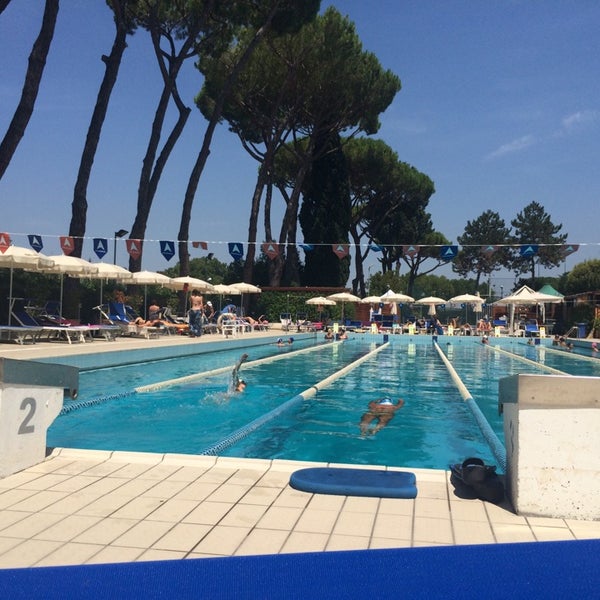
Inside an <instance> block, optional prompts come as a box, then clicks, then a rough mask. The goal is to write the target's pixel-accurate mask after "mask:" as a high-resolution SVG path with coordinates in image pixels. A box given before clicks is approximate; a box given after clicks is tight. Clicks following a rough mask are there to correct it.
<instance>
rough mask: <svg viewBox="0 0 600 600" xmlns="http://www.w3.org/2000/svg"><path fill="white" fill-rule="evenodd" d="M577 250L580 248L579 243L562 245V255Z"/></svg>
mask: <svg viewBox="0 0 600 600" xmlns="http://www.w3.org/2000/svg"><path fill="white" fill-rule="evenodd" d="M577 250H579V244H564V245H563V246H561V252H562V255H563V256H565V257H567V256H569V254H573V252H577Z"/></svg>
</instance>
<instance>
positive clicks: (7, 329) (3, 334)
mask: <svg viewBox="0 0 600 600" xmlns="http://www.w3.org/2000/svg"><path fill="white" fill-rule="evenodd" d="M42 329H43V328H42V327H16V326H14V327H12V326H10V325H0V340H6V341H7V342H13V341H14V342H17V344H25V342H26V341H27V340H29V341H30V342H31V343H32V344H35V343H36V342H37V341H38V339H39V337H40V335H41V334H42Z"/></svg>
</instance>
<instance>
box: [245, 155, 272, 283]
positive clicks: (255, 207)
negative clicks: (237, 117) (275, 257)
mask: <svg viewBox="0 0 600 600" xmlns="http://www.w3.org/2000/svg"><path fill="white" fill-rule="evenodd" d="M267 171H268V166H267V163H266V157H265V160H264V161H263V162H262V163H261V165H260V169H259V170H258V178H257V180H256V185H255V186H254V194H253V195H252V206H251V208H250V219H249V221H248V251H247V252H246V260H245V261H244V271H243V280H244V281H246V282H247V283H252V279H253V271H254V259H255V257H256V237H257V232H258V213H259V210H260V199H261V197H262V192H263V190H264V188H265V185H266V182H267ZM266 241H269V242H270V241H271V240H266Z"/></svg>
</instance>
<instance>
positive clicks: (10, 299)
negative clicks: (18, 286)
mask: <svg viewBox="0 0 600 600" xmlns="http://www.w3.org/2000/svg"><path fill="white" fill-rule="evenodd" d="M12 295H13V267H12V265H11V267H10V285H9V287H8V326H9V327H10V322H11V317H12V310H11V309H12V301H13V300H12Z"/></svg>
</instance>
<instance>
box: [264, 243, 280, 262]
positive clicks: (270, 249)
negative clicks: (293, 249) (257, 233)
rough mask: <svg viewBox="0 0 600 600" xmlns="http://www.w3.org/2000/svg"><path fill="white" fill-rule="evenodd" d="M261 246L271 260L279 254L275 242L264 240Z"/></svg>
mask: <svg viewBox="0 0 600 600" xmlns="http://www.w3.org/2000/svg"><path fill="white" fill-rule="evenodd" d="M261 248H262V251H263V252H264V253H265V254H266V255H267V256H268V257H269V258H270V259H271V260H273V259H275V258H277V257H278V256H279V246H278V245H277V244H276V243H275V242H265V243H264V244H262V246H261Z"/></svg>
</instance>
